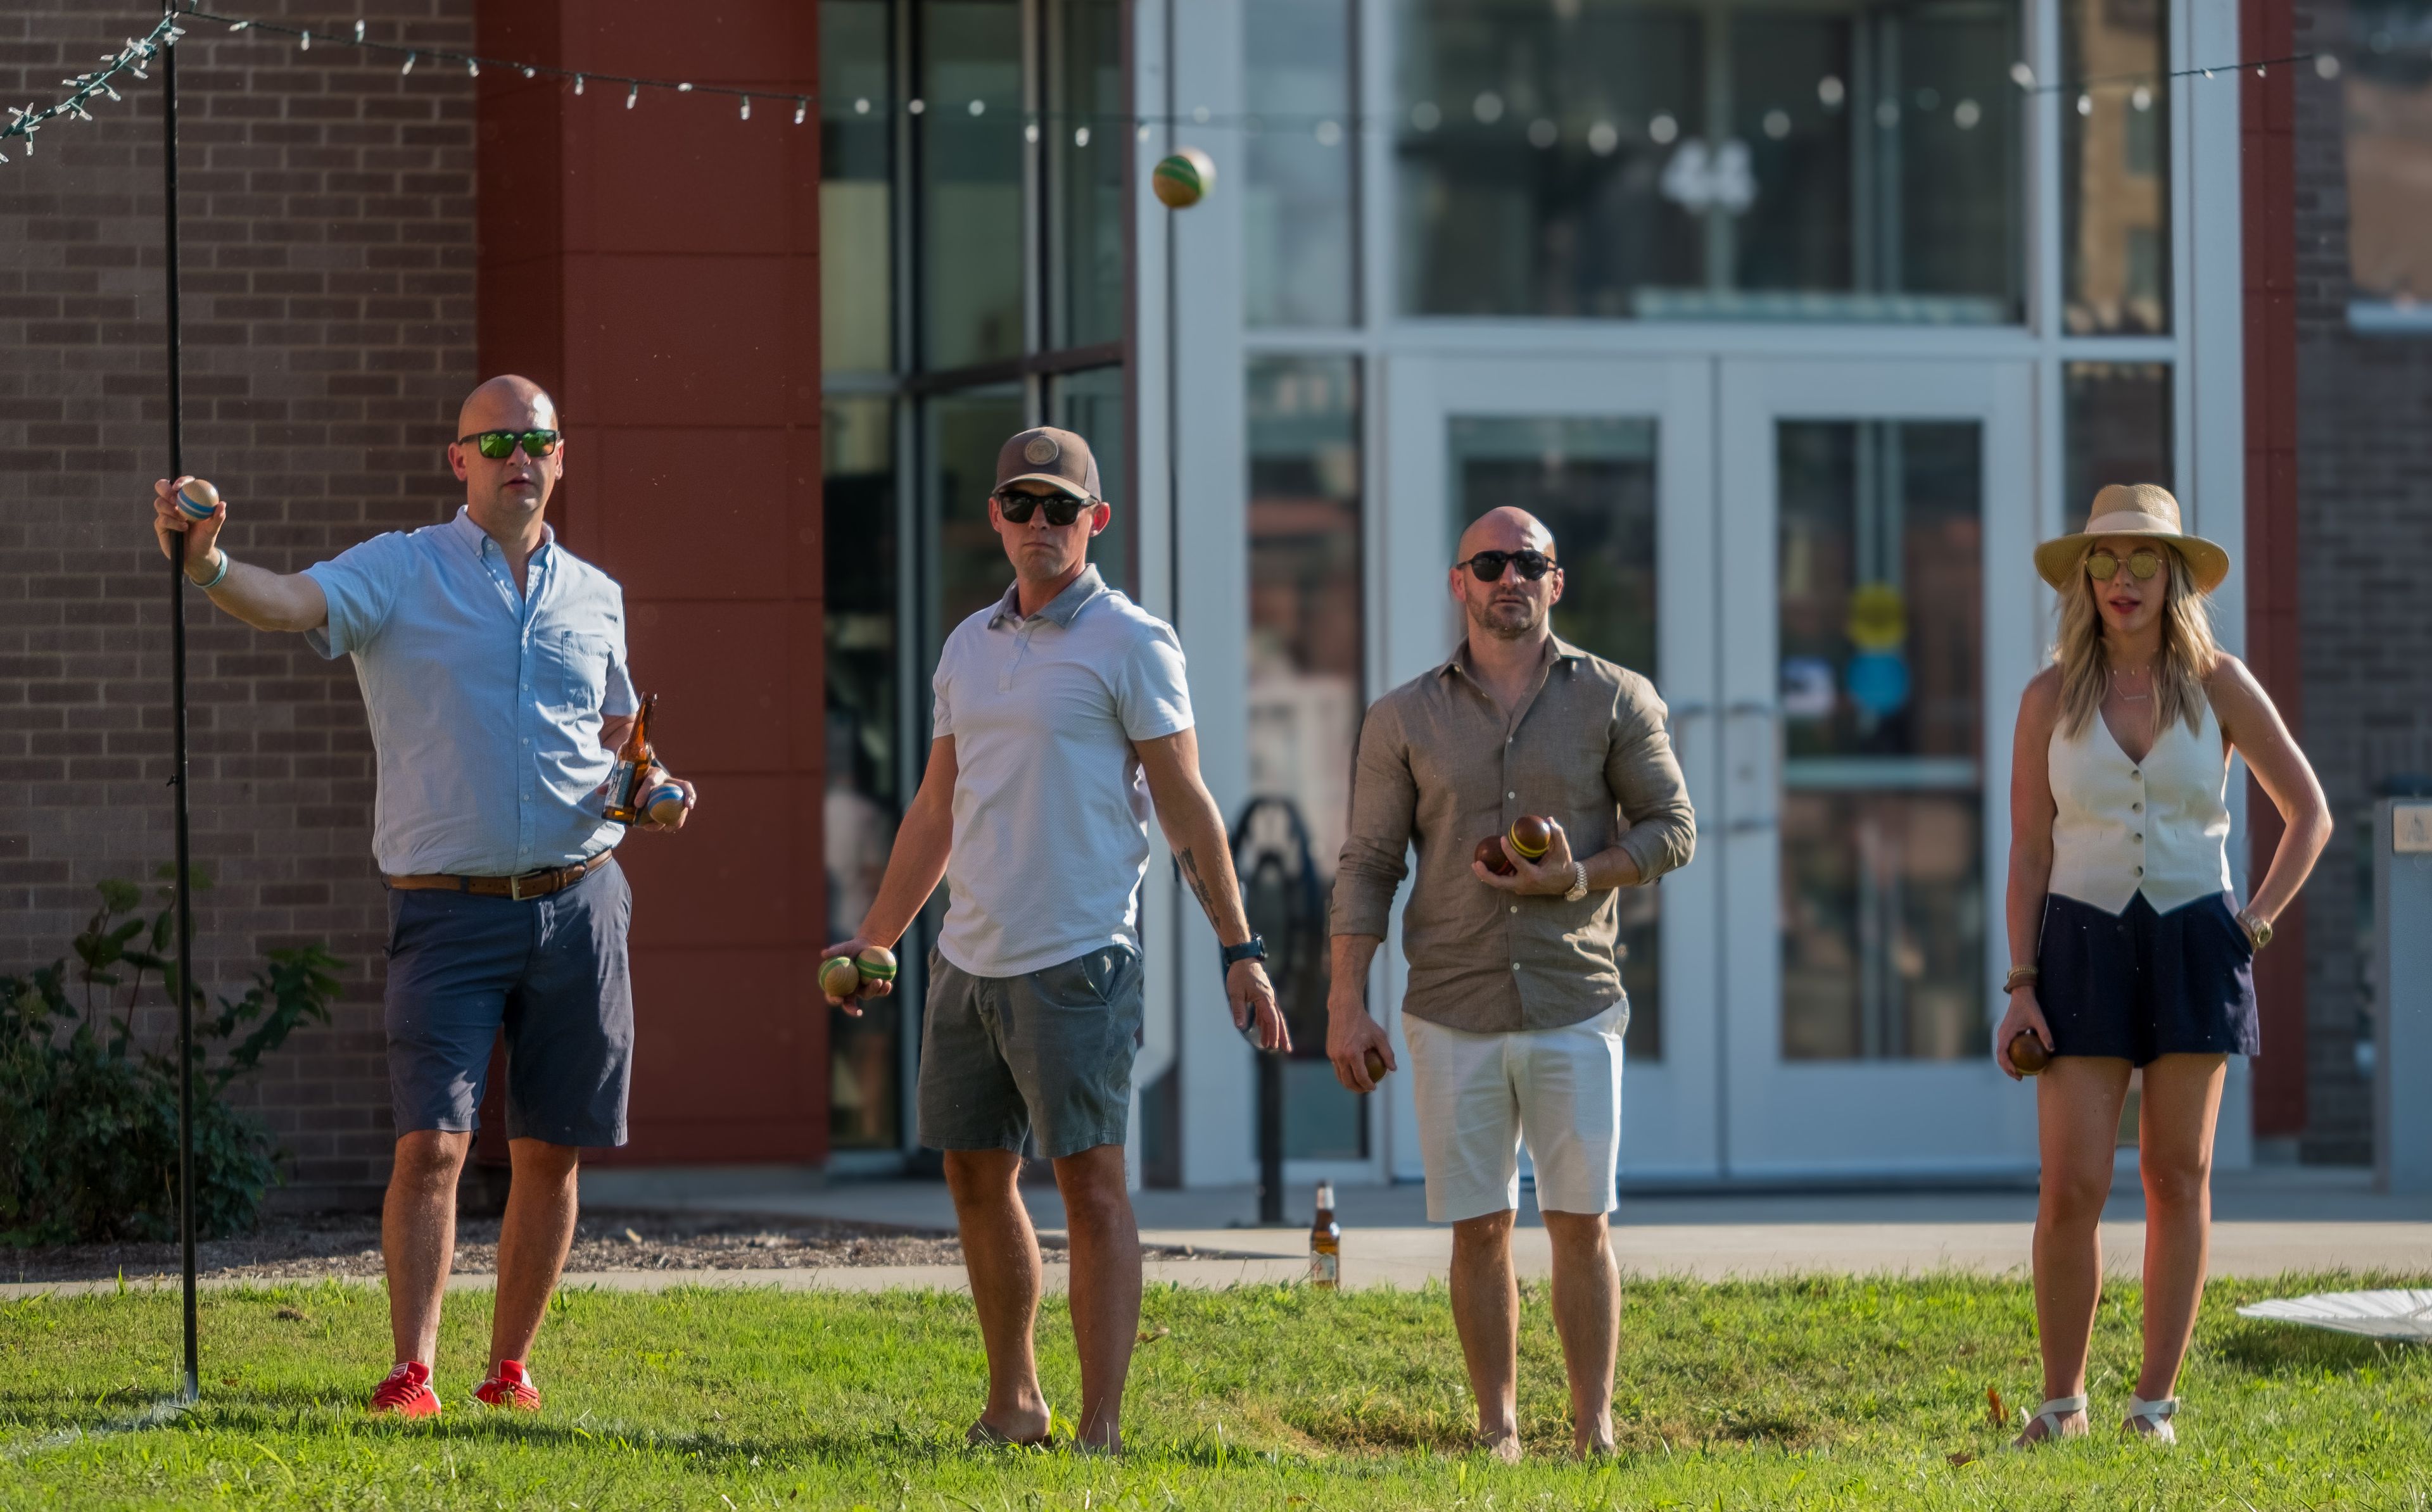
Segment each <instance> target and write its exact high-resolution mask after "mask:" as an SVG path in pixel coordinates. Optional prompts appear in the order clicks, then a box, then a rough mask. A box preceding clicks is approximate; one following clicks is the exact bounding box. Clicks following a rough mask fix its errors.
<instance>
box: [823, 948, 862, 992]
mask: <svg viewBox="0 0 2432 1512" xmlns="http://www.w3.org/2000/svg"><path fill="white" fill-rule="evenodd" d="M819 990H820V991H821V992H824V993H826V994H827V995H828V996H829V997H831V998H836V999H846V998H851V997H852V996H853V994H855V993H857V992H859V991H860V990H861V967H859V966H855V965H853V957H851V956H849V955H832V956H829V957H828V958H827V959H826V960H824V961H822V962H820V963H819Z"/></svg>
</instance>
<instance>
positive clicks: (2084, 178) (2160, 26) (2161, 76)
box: [2060, 0, 2170, 335]
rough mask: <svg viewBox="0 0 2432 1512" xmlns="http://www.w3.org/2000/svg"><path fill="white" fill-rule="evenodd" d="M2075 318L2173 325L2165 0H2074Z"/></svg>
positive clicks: (2108, 330) (2070, 30)
mask: <svg viewBox="0 0 2432 1512" xmlns="http://www.w3.org/2000/svg"><path fill="white" fill-rule="evenodd" d="M2060 19H2061V70H2062V76H2063V77H2065V78H2068V79H2072V80H2079V79H2082V80H2086V81H2087V83H2086V86H2085V88H2083V89H2081V90H2079V91H2078V92H2076V93H2074V94H2067V93H2065V94H2064V95H2063V97H2062V99H2061V102H2060V107H2061V109H2060V172H2061V284H2062V294H2061V297H2062V301H2063V318H2064V319H2065V320H2066V322H2067V324H2068V327H2069V330H2070V331H2072V332H2075V333H2078V334H2082V335H2110V334H2132V333H2139V332H2158V331H2166V330H2168V329H2170V177H2169V169H2170V80H2169V78H2168V77H2166V75H2168V73H2169V72H2170V31H2169V26H2170V17H2169V12H2168V8H2167V7H2166V6H2165V5H2164V3H2163V0H2062V4H2061V11H2060Z"/></svg>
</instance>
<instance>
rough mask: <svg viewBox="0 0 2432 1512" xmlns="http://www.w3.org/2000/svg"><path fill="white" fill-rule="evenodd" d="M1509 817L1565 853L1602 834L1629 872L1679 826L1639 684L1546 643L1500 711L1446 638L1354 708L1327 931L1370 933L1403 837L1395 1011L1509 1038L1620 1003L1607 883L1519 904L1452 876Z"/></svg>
mask: <svg viewBox="0 0 2432 1512" xmlns="http://www.w3.org/2000/svg"><path fill="white" fill-rule="evenodd" d="M1524 814H1544V815H1552V816H1553V818H1554V819H1556V820H1557V821H1559V822H1560V823H1561V825H1562V829H1563V830H1564V831H1565V832H1567V833H1568V834H1569V836H1570V841H1571V854H1572V855H1573V856H1575V857H1577V858H1578V859H1579V860H1581V861H1584V860H1586V859H1587V858H1588V857H1590V856H1593V855H1595V854H1596V852H1598V851H1600V850H1603V849H1605V848H1607V847H1610V846H1613V845H1615V844H1618V845H1619V846H1620V847H1621V848H1622V849H1623V850H1624V851H1626V852H1627V853H1628V854H1629V856H1630V860H1632V861H1633V862H1635V863H1637V865H1638V875H1639V877H1640V879H1641V880H1642V881H1643V882H1654V881H1655V879H1656V878H1658V877H1661V876H1663V875H1664V873H1665V872H1667V871H1670V870H1672V869H1673V868H1675V867H1677V866H1680V865H1684V864H1686V863H1687V861H1688V859H1689V853H1690V851H1691V850H1692V849H1693V848H1695V847H1696V844H1697V820H1696V816H1695V815H1693V814H1692V813H1691V812H1690V808H1689V790H1688V787H1687V785H1686V784H1685V783H1683V782H1682V781H1681V780H1680V763H1678V762H1677V761H1675V760H1673V757H1672V740H1671V737H1670V736H1669V735H1667V734H1666V733H1665V732H1664V700H1663V699H1661V698H1659V697H1656V695H1655V688H1654V685H1653V684H1652V683H1650V682H1648V681H1647V680H1646V679H1645V678H1643V677H1640V676H1639V675H1638V674H1637V673H1635V672H1630V671H1627V670H1625V669H1624V668H1621V667H1618V666H1615V665H1614V664H1612V663H1611V662H1607V661H1605V660H1603V659H1602V658H1600V657H1595V656H1590V655H1589V654H1588V653H1587V652H1585V651H1582V650H1580V649H1579V647H1575V646H1571V645H1568V644H1566V643H1565V642H1564V641H1562V638H1561V637H1559V636H1554V637H1549V647H1548V657H1547V664H1546V668H1545V677H1544V680H1542V681H1540V682H1539V683H1538V684H1537V689H1536V691H1535V692H1534V693H1533V694H1532V695H1531V696H1530V697H1528V699H1527V700H1526V701H1524V702H1523V703H1522V704H1521V706H1520V710H1519V714H1518V715H1517V716H1516V717H1514V718H1512V719H1511V720H1509V721H1507V720H1506V719H1505V717H1504V714H1503V709H1502V706H1501V705H1499V704H1497V703H1496V702H1495V697H1494V695H1492V694H1490V693H1489V692H1487V690H1486V688H1485V686H1484V685H1483V684H1482V683H1480V682H1479V681H1478V680H1477V679H1476V678H1475V677H1474V676H1473V675H1472V674H1471V672H1470V670H1469V647H1468V644H1467V643H1466V642H1464V643H1463V644H1462V646H1461V649H1460V650H1459V651H1457V652H1455V653H1454V655H1453V658H1452V660H1450V661H1448V662H1446V663H1444V664H1443V665H1442V666H1439V667H1437V668H1436V669H1435V670H1433V671H1431V672H1428V673H1426V674H1424V675H1423V676H1421V677H1418V678H1416V679H1414V680H1411V681H1409V682H1406V683H1404V684H1402V685H1401V686H1400V687H1398V688H1395V689H1394V690H1393V692H1391V693H1389V694H1387V695H1385V697H1382V698H1379V699H1377V700H1376V704H1375V706H1374V707H1372V708H1370V709H1369V711H1368V718H1367V721H1366V723H1365V724H1363V725H1362V726H1361V728H1360V760H1359V766H1358V770H1357V773H1356V775H1355V777H1354V779H1353V782H1352V789H1351V834H1350V838H1349V839H1347V840H1345V841H1344V842H1343V860H1342V864H1341V865H1340V866H1339V868H1338V869H1337V872H1336V876H1335V881H1334V920H1333V930H1334V932H1335V933H1337V934H1374V935H1378V936H1381V935H1383V934H1384V932H1385V926H1386V921H1387V916H1388V915H1389V914H1390V913H1391V912H1392V909H1393V891H1394V889H1395V888H1396V887H1398V886H1399V885H1400V884H1401V881H1402V879H1403V877H1404V876H1406V875H1408V874H1409V872H1410V866H1409V864H1408V862H1407V860H1406V856H1407V853H1408V851H1409V850H1410V848H1412V847H1413V846H1415V847H1416V848H1417V850H1418V858H1419V863H1418V876H1417V880H1416V881H1415V882H1413V883H1412V885H1411V888H1410V904H1409V906H1408V907H1407V908H1405V909H1404V910H1403V913H1402V953H1403V954H1404V956H1406V957H1407V958H1408V959H1409V961H1410V991H1409V993H1408V995H1407V996H1406V997H1405V998H1404V999H1403V1000H1402V1011H1403V1012H1404V1013H1407V1014H1410V1016H1413V1017H1417V1018H1424V1019H1426V1020H1427V1022H1429V1023H1431V1024H1442V1025H1443V1026H1444V1027H1445V1028H1447V1029H1458V1030H1465V1031H1467V1032H1469V1033H1509V1032H1511V1031H1513V1030H1522V1029H1558V1028H1561V1027H1562V1025H1564V1024H1575V1023H1578V1022H1579V1020H1581V1019H1583V1018H1592V1017H1594V1016H1596V1015H1597V1014H1599V1013H1602V1012H1603V1011H1604V1010H1605V1009H1607V1008H1609V1007H1611V1006H1613V1003H1614V1002H1615V1001H1616V1000H1619V998H1620V997H1621V968H1620V966H1619V964H1618V963H1617V962H1616V960H1615V959H1614V954H1613V947H1614V941H1615V938H1616V936H1617V935H1618V934H1619V932H1620V928H1621V923H1620V916H1621V910H1620V905H1619V903H1618V901H1617V900H1616V899H1615V898H1614V896H1613V891H1612V890H1611V889H1600V890H1596V891H1592V892H1590V893H1589V894H1588V895H1587V896H1586V897H1585V898H1582V899H1579V901H1578V902H1576V903H1569V902H1564V901H1563V900H1562V899H1561V898H1559V897H1537V898H1519V897H1514V896H1512V895H1511V894H1508V893H1502V892H1497V891H1496V890H1495V889H1494V888H1492V887H1489V886H1487V885H1486V884H1485V883H1484V882H1479V881H1478V878H1477V876H1476V875H1475V874H1474V873H1472V872H1471V871H1470V869H1469V866H1470V860H1471V857H1472V854H1473V853H1474V852H1475V851H1476V850H1477V848H1478V841H1480V840H1482V839H1484V838H1485V837H1486V836H1488V835H1500V834H1502V833H1503V832H1505V831H1507V830H1509V829H1510V828H1511V827H1512V820H1514V819H1516V818H1518V817H1519V816H1520V815H1524ZM1616 837H1618V838H1616Z"/></svg>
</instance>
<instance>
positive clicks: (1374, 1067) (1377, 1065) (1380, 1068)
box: [1361, 1045, 1386, 1082]
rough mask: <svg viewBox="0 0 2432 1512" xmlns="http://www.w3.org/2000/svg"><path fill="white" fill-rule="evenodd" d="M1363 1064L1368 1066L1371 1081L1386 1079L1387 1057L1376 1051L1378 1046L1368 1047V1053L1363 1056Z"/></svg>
mask: <svg viewBox="0 0 2432 1512" xmlns="http://www.w3.org/2000/svg"><path fill="white" fill-rule="evenodd" d="M1361 1064H1362V1065H1364V1066H1366V1067H1368V1080H1370V1081H1371V1082H1381V1081H1383V1080H1385V1070H1386V1067H1385V1057H1383V1056H1382V1055H1379V1054H1377V1053H1376V1047H1375V1046H1374V1045H1371V1046H1370V1047H1368V1051H1367V1053H1366V1055H1365V1056H1363V1057H1362V1059H1361Z"/></svg>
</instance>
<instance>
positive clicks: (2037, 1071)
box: [2010, 1029, 2052, 1076]
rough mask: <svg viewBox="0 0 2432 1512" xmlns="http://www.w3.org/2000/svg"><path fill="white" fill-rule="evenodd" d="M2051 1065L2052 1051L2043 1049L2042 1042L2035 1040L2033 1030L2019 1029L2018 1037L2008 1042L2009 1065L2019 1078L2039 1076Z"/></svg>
mask: <svg viewBox="0 0 2432 1512" xmlns="http://www.w3.org/2000/svg"><path fill="white" fill-rule="evenodd" d="M2051 1064H2052V1051H2050V1050H2046V1049H2044V1042H2043V1041H2042V1040H2039V1039H2037V1038H2035V1031H2034V1030H2032V1029H2021V1030H2019V1031H2018V1037H2017V1038H2015V1039H2013V1040H2011V1041H2010V1065H2011V1067H2012V1068H2013V1069H2015V1070H2016V1071H2017V1072H2018V1074H2019V1075H2020V1076H2039V1075H2041V1074H2042V1073H2043V1069H2044V1067H2048V1066H2050V1065H2051Z"/></svg>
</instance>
